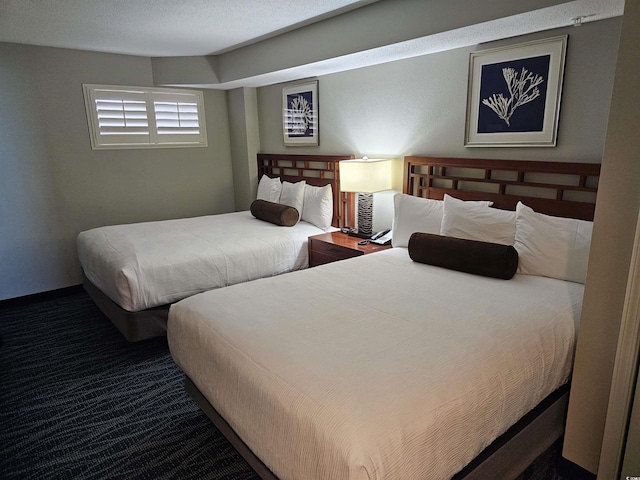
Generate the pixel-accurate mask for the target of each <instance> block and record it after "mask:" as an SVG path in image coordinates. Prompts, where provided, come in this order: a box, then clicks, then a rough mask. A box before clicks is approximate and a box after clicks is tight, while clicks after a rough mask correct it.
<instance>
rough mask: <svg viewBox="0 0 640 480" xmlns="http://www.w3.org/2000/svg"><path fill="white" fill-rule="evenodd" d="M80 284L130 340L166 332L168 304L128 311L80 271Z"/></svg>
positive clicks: (142, 338)
mask: <svg viewBox="0 0 640 480" xmlns="http://www.w3.org/2000/svg"><path fill="white" fill-rule="evenodd" d="M82 286H83V287H84V289H85V290H86V292H87V293H88V294H89V297H91V300H93V302H94V303H95V304H96V305H97V306H98V308H99V309H100V311H102V313H104V314H105V316H106V317H107V318H108V319H109V320H111V322H112V323H113V324H114V325H115V327H116V328H117V329H118V330H119V331H120V333H122V335H124V338H126V339H127V340H128V341H130V342H139V341H140V340H146V339H148V338H154V337H163V336H165V335H166V334H167V319H168V317H169V307H170V305H161V306H158V307H154V308H150V309H148V310H142V311H139V312H129V311H127V310H125V309H123V308H122V307H120V306H119V305H118V304H117V303H115V302H114V301H113V300H111V299H110V298H109V297H108V296H107V295H105V294H104V293H102V290H100V289H99V288H98V287H96V286H95V285H94V284H93V283H92V282H91V280H89V279H88V278H87V276H86V275H85V274H84V271H83V272H82Z"/></svg>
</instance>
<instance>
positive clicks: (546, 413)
mask: <svg viewBox="0 0 640 480" xmlns="http://www.w3.org/2000/svg"><path fill="white" fill-rule="evenodd" d="M185 390H186V391H187V393H188V394H189V395H190V396H191V398H193V400H194V401H195V402H196V404H197V405H198V406H199V407H200V409H201V410H202V411H203V412H204V413H205V414H206V415H207V417H209V419H210V420H211V422H212V423H213V424H214V425H215V426H216V428H217V429H218V430H219V431H220V433H222V434H223V435H224V436H225V438H226V439H227V440H228V441H229V443H231V445H232V446H233V447H234V448H235V449H236V450H237V451H238V453H239V454H240V455H241V456H242V457H243V458H244V459H245V460H246V462H247V463H248V464H249V465H250V466H251V468H253V470H254V471H255V472H256V473H257V474H258V476H259V477H260V478H261V479H263V480H278V477H276V476H275V475H274V474H273V472H271V470H269V468H268V467H267V466H266V465H265V464H264V463H263V462H262V461H261V460H260V459H259V458H258V457H256V456H255V455H254V453H253V452H252V451H251V449H250V448H249V447H248V446H247V445H246V444H245V443H244V442H243V441H242V439H241V438H240V437H239V436H238V435H237V434H236V433H235V431H234V430H233V429H232V428H231V426H230V425H229V424H228V423H227V421H226V420H225V419H224V418H222V416H221V415H220V414H219V413H218V412H217V411H216V409H215V408H214V407H213V406H212V405H211V404H210V403H209V401H208V400H207V399H206V398H205V396H204V395H203V394H202V393H201V392H200V390H199V389H198V387H196V385H195V384H194V383H193V381H192V380H191V379H190V378H189V377H188V376H187V375H185ZM568 401H569V383H566V384H565V385H563V386H561V387H560V388H558V389H557V390H556V391H555V392H553V393H551V394H550V395H549V396H547V397H546V398H545V399H544V400H542V401H541V402H540V403H539V404H538V405H537V406H536V407H535V408H534V409H533V410H531V411H530V412H529V413H527V414H526V415H525V416H524V417H522V418H521V419H520V420H519V421H518V422H517V423H516V424H515V425H513V426H512V427H511V428H510V429H509V430H507V431H506V432H505V433H504V434H502V435H501V436H500V437H498V438H497V439H496V440H495V441H494V442H493V443H491V445H489V446H488V447H487V448H485V449H484V450H483V451H482V452H481V453H480V455H478V456H477V457H476V458H475V459H474V460H472V461H471V463H469V464H468V465H467V466H466V467H465V468H464V469H462V470H461V471H460V472H458V473H457V474H456V475H454V476H453V477H452V480H463V479H464V480H483V479H487V478H491V479H493V480H513V479H514V478H516V477H517V476H518V475H520V474H521V473H522V472H523V471H524V470H525V469H526V468H527V467H528V466H529V465H530V464H531V463H532V462H533V461H534V460H535V459H536V458H537V457H538V456H539V455H540V454H542V453H543V452H544V451H545V450H547V449H548V448H549V447H551V445H552V444H553V443H554V442H555V441H556V440H558V439H559V438H560V437H561V436H562V434H563V432H564V424H565V419H566V413H567V405H568Z"/></svg>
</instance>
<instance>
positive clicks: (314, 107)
mask: <svg viewBox="0 0 640 480" xmlns="http://www.w3.org/2000/svg"><path fill="white" fill-rule="evenodd" d="M282 126H283V133H284V144H285V145H291V146H306V145H318V138H319V123H318V81H317V80H315V81H313V82H309V83H305V84H301V85H295V86H291V87H285V88H283V89H282Z"/></svg>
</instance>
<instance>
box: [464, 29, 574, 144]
mask: <svg viewBox="0 0 640 480" xmlns="http://www.w3.org/2000/svg"><path fill="white" fill-rule="evenodd" d="M567 39H568V37H567V35H564V36H559V37H552V38H547V39H544V40H536V41H532V42H526V43H521V44H517V45H511V46H508V47H500V48H494V49H490V50H484V51H480V52H472V53H471V54H470V58H469V80H468V91H467V120H466V127H465V139H464V145H465V146H466V147H555V146H556V142H557V133H558V120H559V114H560V98H561V93H562V82H563V77H564V64H565V55H566V49H567Z"/></svg>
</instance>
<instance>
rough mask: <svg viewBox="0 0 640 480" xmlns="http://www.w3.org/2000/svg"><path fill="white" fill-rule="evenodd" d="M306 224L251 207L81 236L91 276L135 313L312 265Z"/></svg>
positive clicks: (311, 227) (81, 255) (82, 255)
mask: <svg viewBox="0 0 640 480" xmlns="http://www.w3.org/2000/svg"><path fill="white" fill-rule="evenodd" d="M323 232H324V230H322V229H320V228H318V227H316V226H314V225H312V224H310V223H307V222H304V221H301V222H299V223H298V224H297V225H295V226H293V227H281V226H278V225H274V224H271V223H268V222H264V221H262V220H258V219H256V218H254V217H253V216H252V215H251V213H250V212H249V211H245V212H236V213H227V214H220V215H209V216H202V217H194V218H183V219H177V220H164V221H159V222H145V223H137V224H129V225H114V226H107V227H100V228H95V229H92V230H87V231H85V232H82V233H80V235H79V236H78V256H79V259H80V263H81V265H82V268H83V271H84V273H85V275H86V276H87V278H88V279H89V280H90V281H91V282H92V283H93V284H94V285H95V286H96V287H98V288H99V289H100V290H101V291H102V292H104V293H105V294H106V295H107V296H108V297H109V298H110V299H111V300H113V301H114V302H115V303H116V304H118V305H119V306H120V307H122V308H123V309H124V310H127V311H129V312H136V311H140V310H145V309H148V308H152V307H155V306H158V305H165V304H170V303H173V302H175V301H178V300H180V299H182V298H185V297H188V296H190V295H194V294H196V293H199V292H203V291H205V290H211V289H214V288H220V287H226V286H227V285H233V284H236V283H240V282H246V281H249V280H254V279H256V278H262V277H269V276H273V275H278V274H281V273H285V272H290V271H292V270H298V269H301V268H306V267H307V265H308V250H307V238H308V237H309V236H310V235H316V234H319V233H323Z"/></svg>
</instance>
